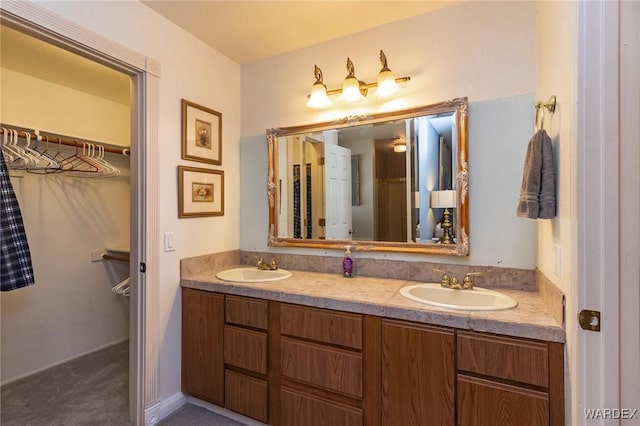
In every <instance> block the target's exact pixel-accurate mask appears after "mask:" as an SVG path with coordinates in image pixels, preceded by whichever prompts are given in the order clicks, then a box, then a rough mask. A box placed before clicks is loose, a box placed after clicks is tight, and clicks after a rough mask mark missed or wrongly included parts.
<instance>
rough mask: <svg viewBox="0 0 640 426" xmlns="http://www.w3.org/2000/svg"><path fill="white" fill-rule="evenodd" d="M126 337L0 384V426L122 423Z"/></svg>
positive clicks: (124, 423)
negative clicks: (107, 345) (40, 370)
mask: <svg viewBox="0 0 640 426" xmlns="http://www.w3.org/2000/svg"><path fill="white" fill-rule="evenodd" d="M128 406H129V342H123V343H118V344H116V345H113V346H110V347H108V348H106V349H103V350H100V351H97V352H94V353H91V354H88V355H85V356H83V357H80V358H77V359H74V360H72V361H69V362H67V363H65V364H61V365H58V366H56V367H52V368H50V369H48V370H45V371H42V372H40V373H37V374H34V375H32V376H29V377H26V378H24V379H21V380H18V381H15V382H12V383H9V384H7V385H5V386H2V388H0V424H2V426H30V425H34V426H35V425H38V426H42V425H45V426H70V425H73V426H85V425H86V426H89V425H92V426H94V425H95V426H97V425H110V426H116V425H118V426H120V425H121V426H127V425H130V424H131V423H129V421H128V417H129V415H128V411H129V409H128Z"/></svg>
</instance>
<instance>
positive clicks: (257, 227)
mask: <svg viewBox="0 0 640 426" xmlns="http://www.w3.org/2000/svg"><path fill="white" fill-rule="evenodd" d="M535 14H536V10H535V3H533V2H464V3H462V4H459V5H455V6H452V7H449V8H445V9H440V10H437V11H435V12H432V13H429V14H424V15H420V16H416V17H413V18H410V19H405V20H402V21H398V22H395V23H392V24H388V25H384V26H380V27H377V28H374V29H371V30H368V31H364V32H361V33H357V34H353V35H350V36H346V37H342V38H339V39H337V40H333V41H329V42H326V43H321V44H318V45H315V46H311V47H308V48H304V49H300V50H297V51H294V52H290V53H287V54H283V55H279V56H276V57H272V58H268V59H265V60H262V61H259V62H256V63H253V64H248V65H246V66H243V68H242V135H243V137H242V144H241V158H242V161H241V167H242V173H243V174H242V180H241V197H242V205H243V206H247V208H246V209H243V211H241V215H243V216H241V223H242V224H243V225H242V227H241V228H240V238H241V242H240V248H241V249H244V250H260V251H272V252H279V253H291V252H296V253H309V254H311V253H313V254H322V255H334V256H341V255H342V254H341V253H340V252H339V251H337V250H336V251H322V252H319V251H318V250H303V249H298V250H293V249H280V248H270V247H268V246H267V217H268V214H267V201H266V185H265V184H263V183H261V184H256V182H258V183H260V182H266V176H267V172H266V142H265V136H264V133H265V129H268V128H272V127H282V126H292V125H300V124H308V123H313V122H320V121H325V120H332V119H335V118H340V117H344V116H347V115H355V114H369V113H372V112H379V111H384V110H390V109H401V108H409V107H416V106H422V105H428V104H430V103H435V102H439V101H443V100H446V99H452V98H455V97H462V96H467V97H468V98H469V105H470V106H469V163H470V172H469V173H470V194H471V196H470V211H471V215H470V216H471V218H470V221H471V224H470V241H471V244H470V256H469V257H465V258H457V257H447V258H443V257H441V256H424V255H402V254H392V253H387V254H369V253H367V254H366V255H365V254H362V253H357V254H356V257H357V256H364V257H377V256H380V257H385V258H391V259H393V258H398V259H406V260H416V261H425V260H429V261H434V262H441V261H445V262H450V263H461V264H470V265H487V266H489V265H491V266H499V267H515V268H524V269H533V268H534V267H535V262H536V223H535V221H532V220H527V219H522V218H518V217H516V214H515V211H516V206H517V202H518V196H519V191H520V182H521V179H522V165H523V163H524V154H525V150H526V147H527V142H528V140H529V138H530V137H531V134H532V132H533V118H534V108H533V104H534V96H533V95H534V92H535V84H536V17H535ZM380 49H383V50H384V51H385V54H386V56H387V59H388V61H389V67H390V68H391V69H392V70H393V72H394V73H395V74H396V76H404V75H408V76H410V77H411V81H410V82H409V83H408V84H407V85H406V88H405V90H404V91H403V93H402V96H399V97H397V98H396V99H393V100H392V101H389V102H386V103H384V102H374V101H369V102H366V103H364V104H363V105H361V106H359V107H356V108H352V109H346V108H342V107H340V106H339V105H338V106H336V107H334V108H330V109H328V110H322V111H317V110H312V109H309V108H307V107H305V105H304V103H305V101H306V96H307V94H308V91H309V89H310V88H311V85H312V84H313V73H312V71H313V65H314V64H317V65H318V66H320V67H321V68H322V71H323V74H324V81H325V83H326V84H327V86H328V88H329V89H332V88H337V87H339V86H340V85H341V82H342V80H343V79H344V77H345V73H346V70H345V61H346V58H347V57H350V58H351V59H352V60H353V62H354V65H355V68H356V75H357V77H358V78H359V79H361V80H365V81H373V80H374V79H375V78H376V76H377V73H378V71H379V68H380V65H379V59H378V53H379V50H380ZM245 212H246V214H245ZM256 217H257V218H258V220H256Z"/></svg>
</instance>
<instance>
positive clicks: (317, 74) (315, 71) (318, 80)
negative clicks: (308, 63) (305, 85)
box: [313, 65, 324, 84]
mask: <svg viewBox="0 0 640 426" xmlns="http://www.w3.org/2000/svg"><path fill="white" fill-rule="evenodd" d="M313 76H314V77H315V78H316V82H315V83H314V84H318V83H320V84H324V81H323V80H322V70H321V69H320V67H319V66H317V65H314V68H313Z"/></svg>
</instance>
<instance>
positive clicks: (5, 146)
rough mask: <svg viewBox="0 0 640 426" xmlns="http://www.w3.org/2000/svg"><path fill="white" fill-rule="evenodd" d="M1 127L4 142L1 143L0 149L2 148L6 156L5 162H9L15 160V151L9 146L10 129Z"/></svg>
mask: <svg viewBox="0 0 640 426" xmlns="http://www.w3.org/2000/svg"><path fill="white" fill-rule="evenodd" d="M1 129H2V143H0V149H2V155H3V156H4V161H5V163H6V164H9V163H12V162H13V161H15V157H14V154H13V152H11V150H10V149H9V147H8V143H9V142H8V141H9V139H8V138H9V130H7V129H5V128H4V127H2V128H1Z"/></svg>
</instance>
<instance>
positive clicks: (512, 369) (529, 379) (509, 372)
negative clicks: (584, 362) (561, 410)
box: [457, 332, 549, 387]
mask: <svg viewBox="0 0 640 426" xmlns="http://www.w3.org/2000/svg"><path fill="white" fill-rule="evenodd" d="M457 343H458V345H457V347H458V351H457V352H458V370H463V371H468V372H470V373H478V374H483V375H486V376H491V377H498V378H501V379H507V380H513V381H516V382H521V383H527V384H531V385H536V386H542V387H548V386H549V350H548V346H547V344H545V343H539V342H533V341H528V340H522V339H514V338H508V337H497V336H486V335H482V334H475V333H467V332H458V342H457Z"/></svg>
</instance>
